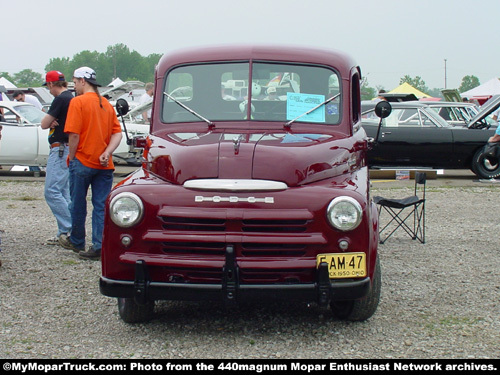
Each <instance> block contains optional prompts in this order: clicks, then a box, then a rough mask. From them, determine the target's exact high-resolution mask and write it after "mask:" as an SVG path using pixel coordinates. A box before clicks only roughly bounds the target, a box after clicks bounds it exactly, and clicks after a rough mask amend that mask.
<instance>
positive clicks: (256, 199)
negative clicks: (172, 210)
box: [194, 195, 274, 204]
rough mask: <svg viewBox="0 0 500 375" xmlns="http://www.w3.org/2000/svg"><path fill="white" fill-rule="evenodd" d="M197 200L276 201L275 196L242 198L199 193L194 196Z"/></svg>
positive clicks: (234, 201) (216, 201) (233, 201)
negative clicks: (206, 195)
mask: <svg viewBox="0 0 500 375" xmlns="http://www.w3.org/2000/svg"><path fill="white" fill-rule="evenodd" d="M194 201H195V202H214V203H219V202H229V203H238V202H248V203H271V204H273V203H274V198H273V197H265V198H256V197H247V198H240V197H235V196H230V197H220V196H218V195H215V196H213V197H203V196H201V195H197V196H195V197H194Z"/></svg>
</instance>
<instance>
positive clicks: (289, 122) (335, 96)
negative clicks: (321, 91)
mask: <svg viewBox="0 0 500 375" xmlns="http://www.w3.org/2000/svg"><path fill="white" fill-rule="evenodd" d="M339 96H340V92H339V93H338V94H337V95H334V96H332V97H331V98H329V99H326V100H325V101H324V102H323V103H319V104H318V105H317V106H316V107H314V108H312V109H310V110H309V111H307V112H304V113H303V114H301V115H299V116H297V117H295V118H294V119H293V120H290V121H288V122H285V123H284V124H283V126H284V127H285V128H289V127H290V126H291V125H292V123H294V122H295V121H296V120H298V119H299V118H301V117H303V116H305V115H308V114H309V113H311V112H314V111H315V110H317V109H318V108H319V107H321V106H322V105H325V104H328V103H330V102H331V101H332V100H334V99H336V98H338V97H339Z"/></svg>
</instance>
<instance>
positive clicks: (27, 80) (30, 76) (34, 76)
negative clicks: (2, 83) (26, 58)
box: [12, 69, 44, 87]
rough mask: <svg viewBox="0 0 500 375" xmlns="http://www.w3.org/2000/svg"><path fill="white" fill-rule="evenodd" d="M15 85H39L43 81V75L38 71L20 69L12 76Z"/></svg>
mask: <svg viewBox="0 0 500 375" xmlns="http://www.w3.org/2000/svg"><path fill="white" fill-rule="evenodd" d="M12 78H13V79H14V81H13V82H12V83H14V84H15V85H16V86H17V87H39V86H41V84H42V83H43V82H44V81H43V78H44V77H43V76H42V75H41V74H40V73H37V72H34V71H33V70H31V69H24V70H21V71H20V72H19V73H16V74H14V76H13V77H12Z"/></svg>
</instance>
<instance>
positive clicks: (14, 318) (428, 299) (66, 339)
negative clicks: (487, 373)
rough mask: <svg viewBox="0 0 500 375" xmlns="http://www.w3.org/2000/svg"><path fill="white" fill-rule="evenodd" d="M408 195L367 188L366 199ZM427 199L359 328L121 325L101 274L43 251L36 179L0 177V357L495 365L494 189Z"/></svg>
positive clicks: (222, 313)
mask: <svg viewBox="0 0 500 375" xmlns="http://www.w3.org/2000/svg"><path fill="white" fill-rule="evenodd" d="M412 186H413V182H412V181H394V180H390V179H388V180H385V179H380V180H374V181H373V189H372V190H373V191H372V194H373V195H384V196H391V195H393V196H404V195H407V194H409V192H410V191H411V188H412ZM427 198H428V201H427V203H428V204H427V210H426V212H427V233H426V236H427V242H426V243H425V244H420V243H418V242H415V241H412V240H411V239H410V238H409V237H407V236H406V235H404V233H400V234H399V235H397V236H396V237H394V238H392V239H391V240H389V241H388V242H387V243H386V244H384V245H381V246H380V248H379V249H380V250H379V251H380V257H381V264H382V297H381V302H380V305H379V308H378V310H377V312H376V313H375V315H374V316H373V317H372V318H371V319H370V320H368V321H366V322H363V323H348V322H342V321H336V320H334V319H333V318H332V317H331V315H330V312H329V310H327V309H321V308H319V307H317V306H316V305H307V304H292V303H285V304H266V305H259V306H255V305H254V306H241V307H238V308H235V309H233V310H226V309H224V307H222V306H221V305H218V304H203V303H187V302H177V303H168V302H162V303H160V304H158V306H157V313H156V318H155V319H154V320H153V321H152V322H150V323H148V324H139V325H127V324H125V323H123V322H122V321H121V320H120V319H119V317H118V312H117V307H116V301H115V300H114V299H111V298H107V297H104V296H102V295H101V294H100V293H99V286H98V279H99V276H100V263H99V262H92V261H83V260H80V259H78V258H77V257H76V255H75V254H74V253H72V252H70V251H67V250H64V249H62V248H60V247H54V246H48V245H44V241H45V240H46V239H47V238H48V237H50V236H52V235H53V234H54V232H55V221H54V219H53V217H52V215H51V213H50V210H49V208H48V206H47V204H46V203H45V201H44V198H43V177H40V178H33V177H26V176H15V177H12V176H5V175H3V176H2V177H1V178H0V212H1V215H0V230H2V233H1V237H2V246H1V247H2V249H3V252H2V253H1V258H2V261H3V266H2V267H0V316H1V322H0V357H1V358H173V359H175V358H499V357H500V318H499V316H500V277H499V275H498V270H499V269H500V257H499V255H500V247H499V233H500V220H499V217H498V212H499V206H500V201H499V199H500V184H496V183H479V182H475V181H474V178H473V177H472V176H471V174H470V173H467V172H463V173H462V174H456V175H454V176H446V178H437V179H436V180H430V181H429V185H428V191H427ZM89 227H90V226H89Z"/></svg>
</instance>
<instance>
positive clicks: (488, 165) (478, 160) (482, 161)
mask: <svg viewBox="0 0 500 375" xmlns="http://www.w3.org/2000/svg"><path fill="white" fill-rule="evenodd" d="M484 151H485V147H482V148H480V149H479V150H478V151H477V152H476V154H475V155H474V158H473V159H472V168H471V169H472V172H474V173H475V174H476V175H477V176H478V177H479V178H484V179H490V178H496V177H498V176H500V160H499V159H498V158H497V157H494V156H491V155H486V154H485V152H484Z"/></svg>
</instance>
